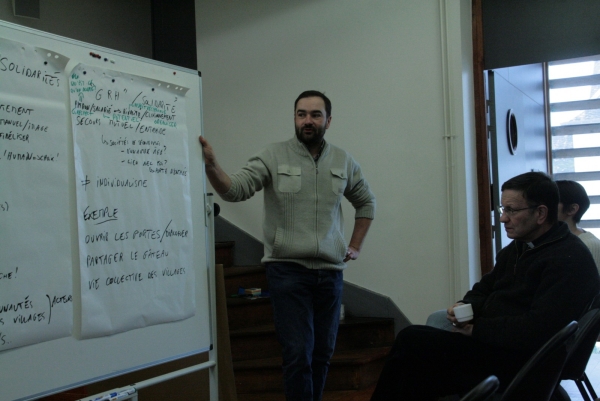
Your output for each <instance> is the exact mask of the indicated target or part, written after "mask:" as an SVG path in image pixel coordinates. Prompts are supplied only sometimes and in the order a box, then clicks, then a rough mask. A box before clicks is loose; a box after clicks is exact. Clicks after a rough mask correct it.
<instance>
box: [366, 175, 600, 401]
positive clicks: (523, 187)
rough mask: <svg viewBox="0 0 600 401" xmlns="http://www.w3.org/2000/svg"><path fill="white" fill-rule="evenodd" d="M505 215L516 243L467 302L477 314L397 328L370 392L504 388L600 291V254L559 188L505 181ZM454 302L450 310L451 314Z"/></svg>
mask: <svg viewBox="0 0 600 401" xmlns="http://www.w3.org/2000/svg"><path fill="white" fill-rule="evenodd" d="M501 202H502V206H501V211H502V215H501V217H500V221H501V222H502V223H504V229H505V230H506V233H507V235H508V237H509V238H511V239H513V241H512V242H511V243H510V244H509V245H508V246H506V247H505V248H504V249H502V250H501V251H500V252H499V253H498V256H497V258H496V266H495V267H494V269H493V270H492V271H491V272H490V273H488V274H486V275H485V276H484V277H482V279H481V281H479V282H478V283H476V284H475V285H474V286H473V289H472V290H470V291H469V292H467V293H466V295H465V296H464V298H463V299H462V300H461V301H460V302H459V304H462V303H470V304H471V305H472V307H473V311H474V319H473V320H472V321H469V322H464V323H458V322H457V321H456V319H452V320H453V323H454V325H455V331H454V332H450V331H446V330H441V329H437V328H434V327H429V326H409V327H406V328H405V329H403V330H402V331H400V332H399V333H398V336H397V337H396V341H395V343H394V346H393V347H392V349H391V351H390V353H389V355H388V358H387V360H386V363H385V366H384V368H383V371H382V373H381V376H380V377H379V381H378V383H377V387H376V388H375V391H374V393H373V396H372V398H371V400H372V401H381V400H420V401H424V400H436V399H438V398H439V397H443V396H447V395H452V394H461V393H465V392H467V391H469V390H470V389H471V388H473V387H475V386H476V385H477V384H478V383H479V382H481V381H482V380H483V379H485V378H487V377H488V376H490V375H495V376H497V377H498V379H499V380H500V386H501V390H502V389H503V388H505V387H506V386H507V385H508V384H509V383H510V382H511V380H512V379H513V378H514V376H515V375H516V373H517V372H518V371H519V369H520V368H521V367H522V366H523V365H524V364H525V362H526V361H527V360H528V359H529V358H530V357H531V356H532V355H533V354H534V353H535V352H536V351H537V350H538V349H539V348H540V347H541V346H542V345H543V344H544V343H545V342H546V341H548V340H549V339H550V337H552V336H553V335H554V334H555V333H557V332H558V331H559V330H560V329H562V328H563V327H565V326H566V325H567V324H568V323H569V322H571V321H573V320H577V319H579V317H580V316H581V315H582V314H583V312H584V311H585V310H586V308H587V306H588V305H589V304H590V302H591V301H592V299H593V298H594V296H595V295H596V294H598V292H599V291H600V277H599V276H598V271H597V270H596V266H595V264H594V260H593V258H592V255H591V254H590V252H589V250H588V249H587V248H586V246H585V245H584V244H583V243H582V242H581V241H580V240H579V239H578V238H577V237H576V236H575V235H573V234H572V233H571V232H570V231H569V228H568V226H567V225H566V224H565V223H562V222H558V221H557V215H558V202H559V195H558V188H557V186H556V184H555V183H554V181H552V179H551V178H550V177H548V176H547V175H546V174H544V173H539V172H531V173H525V174H522V175H519V176H517V177H514V178H511V179H510V180H508V181H507V182H505V183H504V185H502V200H501ZM452 309H453V307H450V308H449V312H450V313H451V314H452Z"/></svg>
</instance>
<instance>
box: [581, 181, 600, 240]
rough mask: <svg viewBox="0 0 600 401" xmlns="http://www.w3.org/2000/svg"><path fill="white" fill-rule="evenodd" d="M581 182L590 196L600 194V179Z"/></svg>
mask: <svg viewBox="0 0 600 401" xmlns="http://www.w3.org/2000/svg"><path fill="white" fill-rule="evenodd" d="M579 183H580V184H581V185H582V186H583V188H585V192H587V194H588V196H597V195H600V181H579ZM588 218H589V217H588ZM598 238H600V237H598Z"/></svg>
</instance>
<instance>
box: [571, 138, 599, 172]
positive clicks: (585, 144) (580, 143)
mask: <svg viewBox="0 0 600 401" xmlns="http://www.w3.org/2000/svg"><path fill="white" fill-rule="evenodd" d="M573 147H574V148H594V147H600V133H596V134H580V135H573ZM598 167H600V166H598Z"/></svg>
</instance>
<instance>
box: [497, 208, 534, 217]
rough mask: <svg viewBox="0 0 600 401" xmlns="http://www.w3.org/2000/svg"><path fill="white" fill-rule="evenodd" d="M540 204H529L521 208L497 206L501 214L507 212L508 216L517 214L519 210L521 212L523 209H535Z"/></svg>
mask: <svg viewBox="0 0 600 401" xmlns="http://www.w3.org/2000/svg"><path fill="white" fill-rule="evenodd" d="M538 206H539V205H535V206H529V207H523V208H521V209H513V208H512V207H510V206H506V207H504V206H498V207H496V210H497V211H498V213H500V216H502V215H503V214H506V215H507V216H509V217H510V216H514V215H515V214H517V212H520V211H522V210H527V209H535V208H536V207H538Z"/></svg>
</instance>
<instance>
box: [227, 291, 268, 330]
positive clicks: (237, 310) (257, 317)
mask: <svg viewBox="0 0 600 401" xmlns="http://www.w3.org/2000/svg"><path fill="white" fill-rule="evenodd" d="M227 321H228V323H229V330H230V331H234V330H240V329H243V328H247V327H253V326H260V325H264V324H268V323H272V322H273V307H272V306H271V300H270V299H269V298H256V299H249V298H227Z"/></svg>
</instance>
